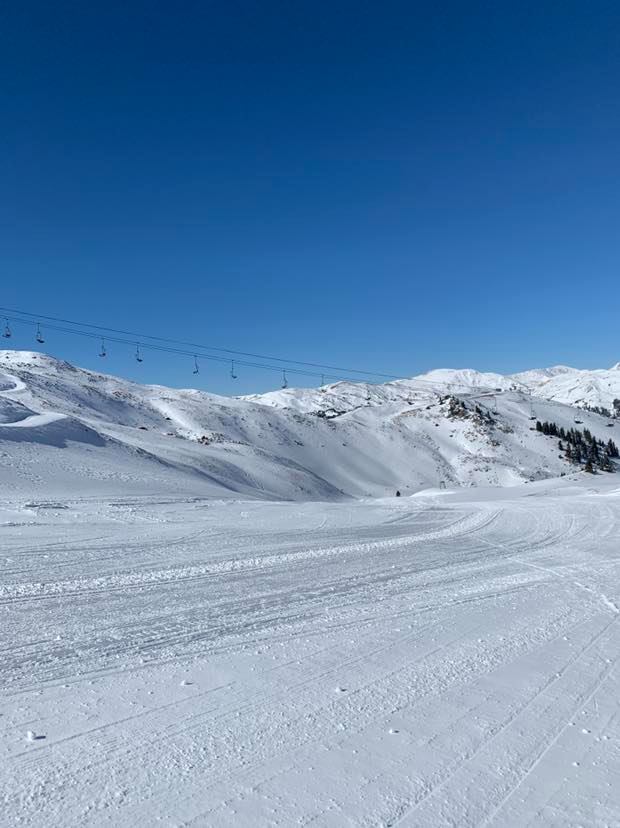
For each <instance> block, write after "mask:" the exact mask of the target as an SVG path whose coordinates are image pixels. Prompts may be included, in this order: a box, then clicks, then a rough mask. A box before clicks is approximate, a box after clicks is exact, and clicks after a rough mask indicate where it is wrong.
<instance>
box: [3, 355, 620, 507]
mask: <svg viewBox="0 0 620 828" xmlns="http://www.w3.org/2000/svg"><path fill="white" fill-rule="evenodd" d="M608 373H611V372H608ZM616 373H617V374H618V377H620V371H616ZM562 376H563V374H562V373H560V374H558V377H559V378H561V377H562ZM571 376H572V373H571ZM551 381H554V380H550V382H551ZM542 387H546V386H542ZM496 388H503V389H505V390H503V391H501V392H497V391H496V390H495V389H496ZM536 393H538V394H540V393H541V389H540V388H539V389H537V391H536ZM448 394H450V395H451V396H452V397H454V396H456V397H458V399H459V400H461V401H462V402H463V404H464V407H465V408H464V410H460V411H459V412H458V413H455V411H454V407H453V403H452V402H451V400H450V399H449V397H448ZM532 417H535V418H538V419H541V420H550V421H554V422H556V423H557V424H558V426H560V425H561V426H564V427H565V428H570V427H572V426H573V424H574V422H575V420H576V419H579V420H581V422H582V424H583V425H582V426H581V427H587V428H589V429H590V430H591V431H592V432H593V433H594V434H596V435H597V436H599V437H600V438H601V439H605V440H607V439H609V437H610V436H614V432H612V431H611V429H610V428H609V425H608V420H607V419H606V418H604V417H601V416H599V415H597V414H594V413H591V412H581V411H576V410H575V408H572V407H570V406H567V405H565V404H563V403H562V402H558V401H556V400H551V401H549V400H545V399H543V398H542V397H538V398H535V399H533V397H532V395H531V394H530V393H529V392H528V391H524V390H522V389H521V388H520V386H519V385H518V384H517V383H515V381H514V379H513V378H502V377H501V376H500V375H495V374H490V375H489V374H478V373H477V372H473V371H458V372H450V371H435V372H431V373H430V374H426V375H424V376H422V377H417V378H413V379H411V380H403V381H398V382H391V383H386V384H385V385H378V386H375V385H366V384H363V383H338V384H336V385H332V386H326V387H324V388H321V389H287V390H283V391H279V392H276V393H272V394H265V395H262V396H255V397H252V398H228V397H220V396H216V395H213V394H207V393H204V392H200V391H194V390H177V389H171V388H165V387H162V386H142V385H138V384H135V383H131V382H128V381H126V380H122V379H119V378H115V377H111V376H107V375H105V374H100V373H96V372H92V371H86V370H83V369H80V368H76V367H74V366H72V365H70V364H68V363H66V362H63V361H61V360H57V359H54V358H52V357H49V356H44V355H42V354H37V353H31V352H18V351H0V475H1V481H2V489H3V492H4V493H5V494H6V495H7V496H8V495H11V494H13V493H16V492H18V493H19V492H24V493H25V492H28V493H29V494H31V493H32V490H33V487H34V488H36V490H37V491H38V492H40V493H41V497H45V496H49V497H53V496H54V494H55V493H58V492H60V491H62V492H65V491H67V490H72V491H75V490H78V491H83V492H85V493H87V494H89V495H90V494H93V495H94V494H97V493H99V492H112V491H113V492H116V493H118V491H119V487H121V488H125V489H127V490H130V491H131V492H132V493H140V492H150V493H152V492H154V491H161V492H164V491H165V492H178V493H180V494H196V495H201V496H218V497H221V496H239V495H242V496H244V497H259V498H267V499H297V500H304V499H323V500H324V499H338V498H342V497H345V496H354V497H359V496H384V495H386V494H393V493H394V491H395V490H396V489H400V490H401V491H402V492H403V494H411V493H414V492H416V491H418V490H420V489H424V488H428V487H429V486H431V487H437V486H440V485H441V484H442V483H444V484H445V485H447V486H470V485H500V486H506V485H513V484H516V483H519V482H523V481H529V480H535V479H542V478H547V477H555V476H559V475H561V474H565V473H572V472H574V471H575V468H574V467H573V466H570V465H569V464H568V462H567V461H566V460H565V458H564V457H563V456H562V457H561V456H560V455H559V453H558V447H557V440H554V439H552V438H549V437H545V436H543V435H541V434H539V433H537V432H536V431H535V430H534V428H533V427H534V422H533V420H532ZM617 427H618V430H620V422H618V423H617Z"/></svg>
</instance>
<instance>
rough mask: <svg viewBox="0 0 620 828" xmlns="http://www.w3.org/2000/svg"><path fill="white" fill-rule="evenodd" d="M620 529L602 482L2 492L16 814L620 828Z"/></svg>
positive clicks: (120, 821)
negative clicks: (267, 495) (166, 493)
mask: <svg viewBox="0 0 620 828" xmlns="http://www.w3.org/2000/svg"><path fill="white" fill-rule="evenodd" d="M597 487H598V488H597ZM43 505H45V504H40V506H43ZM619 530H620V492H618V490H617V487H615V488H614V487H613V485H612V483H609V482H607V483H605V481H603V483H599V482H595V483H593V484H592V486H591V487H590V489H588V490H586V489H584V488H579V487H577V486H574V485H573V488H572V489H571V488H570V485H569V484H566V485H565V487H564V488H562V485H561V484H559V483H558V482H557V481H556V482H555V483H554V484H553V485H552V484H548V485H547V487H546V488H545V487H544V486H539V487H538V488H537V489H532V487H521V488H518V489H513V490H510V491H507V490H495V491H492V490H484V491H483V490H478V491H476V490H468V491H460V492H459V491H454V492H444V493H442V496H441V498H438V497H434V496H422V497H414V498H402V499H398V500H396V499H385V500H378V501H374V502H373V501H370V500H367V501H362V502H356V503H353V502H347V503H340V504H337V503H305V504H304V503H277V502H269V503H260V502H245V503H244V502H234V501H229V502H224V501H221V502H216V501H209V500H206V499H204V498H189V497H176V498H175V497H171V498H161V497H160V498H156V497H152V498H149V497H140V498H128V497H124V498H123V497H120V498H116V499H110V498H108V499H97V498H83V499H74V500H67V501H64V502H53V503H49V504H47V508H42V507H39V506H35V505H34V504H30V505H29V506H27V507H26V506H24V504H21V503H13V504H11V503H10V502H8V501H7V502H5V503H3V504H2V505H0V538H1V539H2V544H1V547H0V549H1V551H0V569H1V571H2V578H1V579H0V630H1V637H0V676H1V678H2V688H3V692H2V707H1V713H2V715H1V716H0V736H1V739H0V781H1V783H2V786H1V788H2V791H3V797H4V802H3V818H2V822H3V824H7V825H8V824H20V825H33V826H34V825H36V826H61V825H62V826H66V825H87V826H88V825H97V826H99V825H107V826H119V825H121V826H125V825H127V826H134V825H153V824H156V823H159V824H162V825H170V826H181V825H187V826H190V825H191V826H233V825H234V826H237V825H239V826H257V825H260V826H262V825H266V826H267V825H271V826H292V825H317V826H347V825H349V826H399V828H401V827H402V826H444V825H445V826H455V825H458V826H478V825H494V826H506V825H508V826H512V825H515V826H521V825H553V826H567V825H568V826H573V825H574V826H577V825H586V826H601V828H602V826H614V825H620V794H619V793H618V791H617V778H618V775H619V773H620V726H619V722H620V717H619V716H618V712H619V711H618V705H619V698H620V692H619V691H620V687H619V683H618V676H617V673H616V669H615V668H616V660H617V657H618V653H619V652H620V625H619V624H618V616H619V614H620V613H619V611H618V607H619V604H620V578H619V575H620V544H619V543H618V537H619ZM28 734H30V735H29V736H28Z"/></svg>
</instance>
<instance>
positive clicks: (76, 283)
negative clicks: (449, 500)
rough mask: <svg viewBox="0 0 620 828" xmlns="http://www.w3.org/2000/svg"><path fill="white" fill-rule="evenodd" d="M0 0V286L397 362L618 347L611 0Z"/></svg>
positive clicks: (53, 341) (51, 344)
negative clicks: (0, 0) (328, 0)
mask: <svg viewBox="0 0 620 828" xmlns="http://www.w3.org/2000/svg"><path fill="white" fill-rule="evenodd" d="M12 5H13V8H11V9H8V8H5V9H4V10H3V12H2V25H1V26H0V31H1V34H0V47H1V48H0V65H1V67H2V77H3V83H2V84H1V85H0V104H1V105H0V113H1V115H0V117H1V118H2V123H1V129H0V142H1V145H2V155H1V160H0V184H1V192H2V197H1V199H0V231H1V232H0V273H1V274H2V275H1V278H0V286H1V289H0V297H1V298H0V304H1V305H3V306H9V307H15V308H22V309H24V310H30V311H33V312H35V313H42V314H47V315H52V316H60V317H64V318H76V319H83V320H87V321H92V322H95V323H98V324H102V325H108V326H112V327H117V328H127V329H130V330H138V331H144V332H147V333H159V334H162V335H166V336H170V337H172V338H178V339H183V340H187V339H189V340H192V341H197V342H204V343H205V344H211V345H216V346H221V347H224V348H232V349H238V350H241V351H253V352H261V353H267V354H276V355H282V356H285V357H289V356H290V357H292V358H295V359H299V360H309V361H313V362H327V363H330V364H336V365H345V366H353V367H355V366H359V367H362V368H365V369H366V368H367V369H372V370H377V371H384V372H387V373H393V374H398V375H411V374H414V373H418V372H421V371H424V370H427V369H430V368H433V367H440V366H453V367H461V366H471V367H477V368H479V369H482V370H498V371H503V372H504V371H514V370H519V369H523V368H526V367H532V366H540V365H547V364H555V363H568V364H573V365H576V366H580V367H587V366H590V367H602V366H608V365H611V364H612V363H614V362H617V361H618V360H619V359H620V350H619V349H620V344H619V339H618V335H617V331H618V307H619V299H620V278H619V275H618V274H619V265H620V233H619V232H618V230H619V217H620V209H619V208H620V187H619V186H618V180H619V173H620V154H619V152H618V147H619V146H620V103H619V99H618V88H619V82H620V48H619V47H620V43H619V40H620V34H619V33H620V7H618V5H617V4H616V3H613V2H608V3H602V2H596V0H595V2H590V3H587V4H586V3H583V2H578V3H577V2H570V0H569V2H563V3H555V2H549V3H538V2H537V3H530V2H522V3H504V2H498V3H492V4H491V3H476V2H468V3H450V2H447V3H444V4H439V5H440V6H441V7H440V8H434V7H432V5H431V4H428V3H425V4H422V3H415V2H408V3H394V2H385V3H360V2H356V3H352V2H336V3H334V4H317V3H315V2H313V3H309V2H297V3H270V2H261V3H259V2H245V3H244V2H229V3H210V2H185V3H182V4H172V3H163V2H162V3H146V2H128V3H126V4H120V3H105V4H104V3H98V2H93V3H88V4H86V3H84V4H78V3H66V2H59V3H57V4H51V3H37V2H29V3H23V4H12ZM435 5H437V4H435ZM11 344H12V345H13V346H15V347H28V348H30V347H34V346H33V342H32V332H31V331H30V330H26V329H19V331H18V330H17V329H16V335H15V336H14V338H13V339H12V340H11ZM45 347H46V348H48V349H49V352H50V353H54V354H55V355H58V356H62V357H64V358H67V359H70V360H73V361H75V362H77V363H78V364H81V365H85V366H96V367H97V368H101V367H102V364H101V363H102V360H99V359H98V358H97V356H96V343H89V342H88V341H87V340H82V339H79V338H72V337H69V336H63V335H61V334H60V333H54V334H53V335H48V336H47V337H46V344H45ZM109 352H110V354H109V358H108V360H107V361H106V366H107V369H108V370H110V371H114V372H117V373H120V374H124V375H127V376H131V377H134V378H142V379H144V380H145V381H148V382H162V383H170V384H174V385H190V384H192V383H193V382H194V381H195V380H196V379H197V378H196V377H193V376H192V373H191V366H190V365H189V364H188V362H189V361H188V360H185V359H180V358H178V357H174V358H173V357H167V356H165V355H157V354H147V355H145V362H144V363H142V364H141V365H137V363H135V362H134V361H133V360H132V354H131V353H130V349H128V348H122V347H120V346H118V347H116V348H112V347H110V349H109ZM198 379H199V380H200V382H199V385H200V386H201V387H204V388H207V389H211V390H214V391H218V392H223V393H229V392H241V391H249V390H266V389H268V388H269V387H272V386H273V385H274V384H277V380H278V377H276V376H274V375H272V374H270V373H268V372H261V371H256V370H249V369H248V370H245V371H243V372H241V374H240V379H239V380H238V381H237V383H236V384H234V383H232V381H231V380H230V379H229V378H228V376H227V373H226V370H225V367H223V366H218V365H217V364H214V365H212V366H210V367H208V368H207V367H205V368H204V369H203V371H202V373H201V374H200V376H199V378H198ZM296 382H297V380H296ZM299 382H300V384H301V381H299Z"/></svg>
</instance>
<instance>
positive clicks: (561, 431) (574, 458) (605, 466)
mask: <svg viewBox="0 0 620 828" xmlns="http://www.w3.org/2000/svg"><path fill="white" fill-rule="evenodd" d="M536 431H540V432H542V433H543V434H546V435H548V436H549V437H559V443H558V448H559V449H560V451H562V452H564V455H565V457H566V459H567V460H569V461H570V462H571V463H575V464H577V465H583V467H584V470H585V471H587V472H590V473H591V474H593V473H594V472H595V470H596V469H600V470H601V471H609V472H612V471H614V465H613V463H612V459H615V458H617V457H618V456H619V453H618V446H617V445H616V444H615V443H614V441H613V440H608V442H607V443H605V442H604V441H603V440H599V439H597V438H596V437H595V436H594V435H593V434H592V432H591V431H590V430H589V429H587V428H584V429H582V430H580V429H578V428H569V429H565V428H564V427H563V426H560V427H559V428H558V426H557V425H556V424H555V423H550V422H547V421H546V420H545V422H544V423H541V421H540V420H536Z"/></svg>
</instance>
